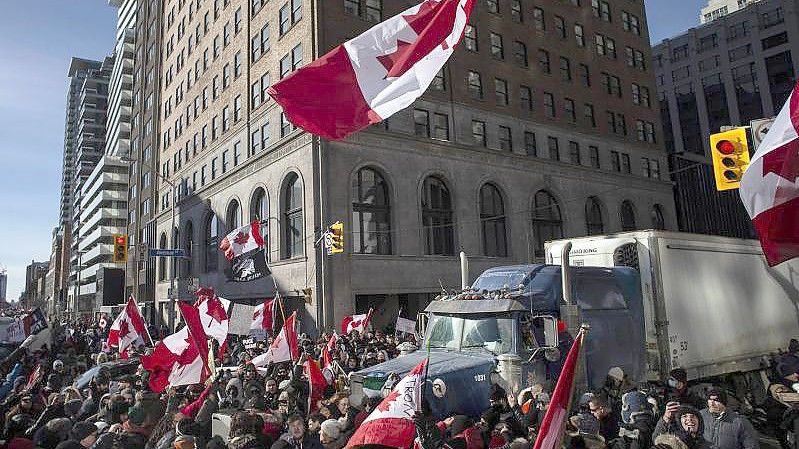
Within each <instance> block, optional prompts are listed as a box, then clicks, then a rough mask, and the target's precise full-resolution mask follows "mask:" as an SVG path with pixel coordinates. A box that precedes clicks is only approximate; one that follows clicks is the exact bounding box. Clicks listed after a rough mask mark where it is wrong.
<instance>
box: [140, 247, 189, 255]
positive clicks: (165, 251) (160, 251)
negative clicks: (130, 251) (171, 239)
mask: <svg viewBox="0 0 799 449" xmlns="http://www.w3.org/2000/svg"><path fill="white" fill-rule="evenodd" d="M148 254H149V256H150V257H186V250H184V249H162V248H150V250H149V251H148Z"/></svg>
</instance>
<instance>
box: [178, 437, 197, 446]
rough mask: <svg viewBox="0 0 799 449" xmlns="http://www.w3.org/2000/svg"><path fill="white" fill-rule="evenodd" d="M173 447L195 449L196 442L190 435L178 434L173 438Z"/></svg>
mask: <svg viewBox="0 0 799 449" xmlns="http://www.w3.org/2000/svg"><path fill="white" fill-rule="evenodd" d="M174 444H175V449H196V448H197V443H196V440H195V439H194V437H193V436H191V435H180V436H179V437H177V438H175V443H174Z"/></svg>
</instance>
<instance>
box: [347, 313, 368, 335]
mask: <svg viewBox="0 0 799 449" xmlns="http://www.w3.org/2000/svg"><path fill="white" fill-rule="evenodd" d="M371 320H372V309H369V312H367V313H365V314H362V315H350V316H345V317H344V319H343V320H341V332H342V333H343V334H344V335H349V334H350V332H352V331H358V333H359V334H362V333H363V332H364V330H366V327H367V326H369V321H371Z"/></svg>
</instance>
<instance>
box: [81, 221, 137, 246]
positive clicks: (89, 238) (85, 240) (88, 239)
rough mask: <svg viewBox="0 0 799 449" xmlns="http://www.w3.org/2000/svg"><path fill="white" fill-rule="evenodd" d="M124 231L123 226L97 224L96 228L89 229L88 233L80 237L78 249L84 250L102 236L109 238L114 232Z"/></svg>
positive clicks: (122, 232)
mask: <svg viewBox="0 0 799 449" xmlns="http://www.w3.org/2000/svg"><path fill="white" fill-rule="evenodd" d="M126 232H127V230H126V229H125V227H124V226H98V227H97V228H96V229H94V230H93V231H91V233H90V234H89V235H86V236H83V237H82V238H81V242H80V244H79V245H78V250H79V251H85V250H86V248H88V247H90V246H92V245H94V244H95V243H96V242H97V241H99V240H100V239H102V238H103V237H109V238H111V237H112V236H113V235H114V234H125V233H126Z"/></svg>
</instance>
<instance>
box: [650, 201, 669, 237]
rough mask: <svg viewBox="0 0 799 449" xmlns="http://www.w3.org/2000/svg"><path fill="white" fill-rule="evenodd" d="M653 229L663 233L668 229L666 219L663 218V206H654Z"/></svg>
mask: <svg viewBox="0 0 799 449" xmlns="http://www.w3.org/2000/svg"><path fill="white" fill-rule="evenodd" d="M652 227H653V228H655V229H658V230H661V231H662V230H665V229H666V218H665V217H664V216H663V206H661V205H660V204H655V205H654V206H652Z"/></svg>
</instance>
